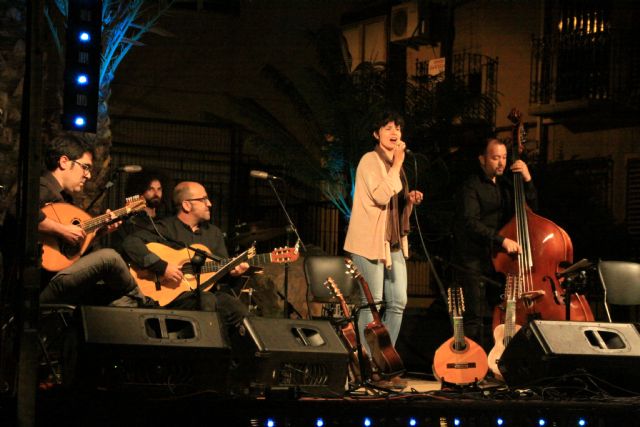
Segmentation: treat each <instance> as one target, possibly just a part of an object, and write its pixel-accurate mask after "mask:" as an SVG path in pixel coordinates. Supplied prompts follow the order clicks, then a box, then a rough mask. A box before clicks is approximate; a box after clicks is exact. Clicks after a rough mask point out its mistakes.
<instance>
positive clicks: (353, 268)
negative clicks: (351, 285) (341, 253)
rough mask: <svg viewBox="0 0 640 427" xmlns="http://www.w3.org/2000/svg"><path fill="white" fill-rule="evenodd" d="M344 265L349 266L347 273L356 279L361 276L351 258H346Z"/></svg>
mask: <svg viewBox="0 0 640 427" xmlns="http://www.w3.org/2000/svg"><path fill="white" fill-rule="evenodd" d="M344 265H345V266H346V267H347V273H349V274H350V275H351V276H353V278H354V279H357V278H358V277H360V272H359V271H358V267H356V265H355V264H354V263H353V261H352V260H351V259H350V258H345V259H344Z"/></svg>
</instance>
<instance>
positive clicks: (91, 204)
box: [87, 169, 119, 211]
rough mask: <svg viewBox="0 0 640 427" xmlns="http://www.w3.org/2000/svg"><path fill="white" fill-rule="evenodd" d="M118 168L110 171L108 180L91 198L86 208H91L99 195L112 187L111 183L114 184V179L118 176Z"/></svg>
mask: <svg viewBox="0 0 640 427" xmlns="http://www.w3.org/2000/svg"><path fill="white" fill-rule="evenodd" d="M118 172H119V171H118V169H114V170H113V172H111V177H109V180H108V181H107V182H106V184H104V187H102V189H101V190H100V192H99V193H98V194H97V195H96V197H94V198H93V200H92V201H91V203H89V206H87V210H88V211H89V210H91V208H92V207H93V205H95V204H96V202H97V201H98V200H99V199H100V197H102V195H103V194H104V193H105V192H106V191H107V190H108V189H110V188H111V187H113V185H114V184H115V180H116V177H117V176H118Z"/></svg>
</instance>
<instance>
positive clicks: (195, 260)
mask: <svg viewBox="0 0 640 427" xmlns="http://www.w3.org/2000/svg"><path fill="white" fill-rule="evenodd" d="M202 252H203V251H198V252H195V253H194V254H193V256H192V257H191V268H193V274H194V275H195V276H196V289H195V295H196V304H197V305H196V306H197V307H198V309H199V310H202V292H201V291H200V272H201V271H202V266H203V265H204V262H205V260H206V257H204V256H202Z"/></svg>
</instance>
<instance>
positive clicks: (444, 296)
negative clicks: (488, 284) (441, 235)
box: [410, 152, 453, 326]
mask: <svg viewBox="0 0 640 427" xmlns="http://www.w3.org/2000/svg"><path fill="white" fill-rule="evenodd" d="M410 154H411V157H412V158H413V180H414V188H415V189H417V188H418V160H417V158H416V155H415V154H414V153H413V152H410ZM422 200H423V202H424V197H423V199H422ZM417 208H418V206H417V205H414V206H413V217H414V219H415V221H416V229H417V231H418V236H420V244H421V245H422V250H423V252H424V254H425V256H426V257H427V263H428V265H429V269H430V271H431V273H432V274H433V278H434V279H435V281H436V283H437V284H438V290H439V291H440V298H442V301H444V303H445V306H446V305H447V291H446V290H445V288H444V285H443V283H442V280H441V279H440V276H439V275H438V272H437V271H436V268H435V265H434V264H433V260H432V259H431V255H430V254H429V251H428V250H427V245H426V243H425V241H424V237H423V235H422V227H420V220H419V219H418V209H417ZM448 317H449V322H451V325H452V326H453V319H452V318H451V316H448Z"/></svg>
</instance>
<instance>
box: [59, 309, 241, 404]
mask: <svg viewBox="0 0 640 427" xmlns="http://www.w3.org/2000/svg"><path fill="white" fill-rule="evenodd" d="M77 320H78V322H77V326H76V331H75V332H74V333H71V334H70V337H69V339H68V345H66V346H65V347H66V348H67V351H65V355H64V358H63V373H62V376H63V381H64V382H65V384H69V385H72V386H78V387H90V388H96V387H97V388H104V389H117V390H120V389H126V390H137V389H139V388H148V387H152V388H153V390H156V391H158V390H159V388H164V389H170V390H171V391H172V392H175V391H177V390H178V391H180V390H184V391H187V392H188V391H191V390H203V389H207V390H212V391H218V392H225V391H227V390H226V388H227V377H228V367H229V363H230V357H231V350H230V346H229V343H228V340H227V338H226V335H225V334H224V333H223V332H222V330H221V321H220V320H219V318H218V315H217V313H213V312H202V311H178V310H162V309H139V308H116V307H93V306H82V307H80V308H79V311H78V312H77Z"/></svg>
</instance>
